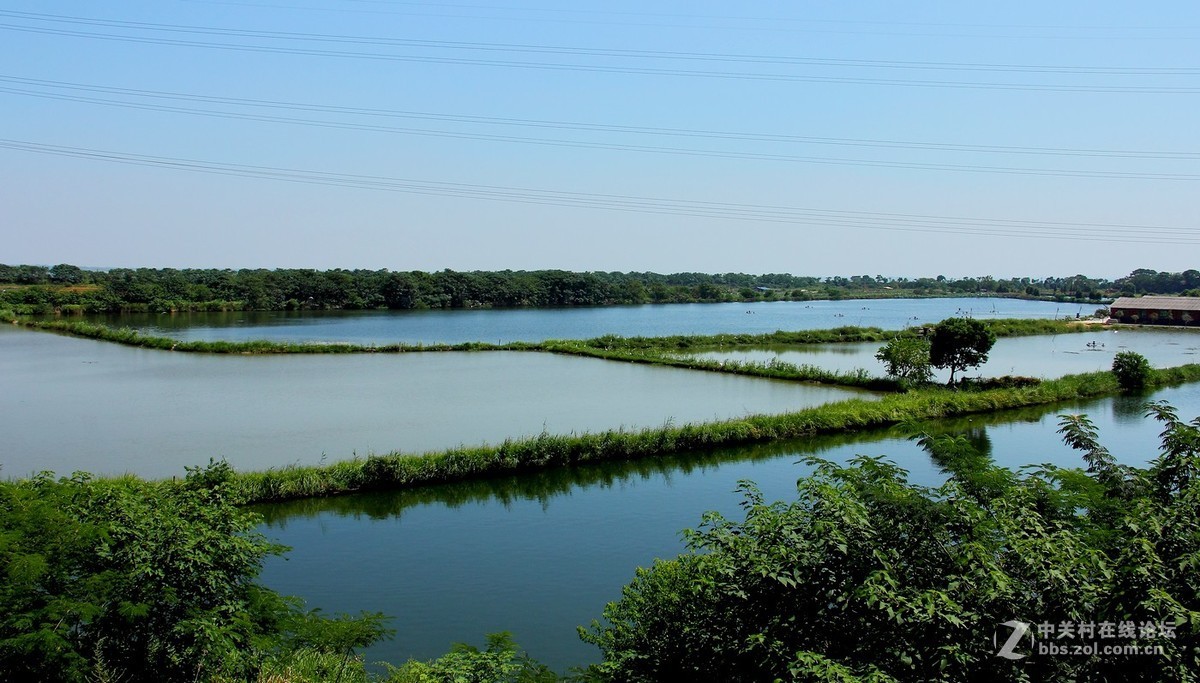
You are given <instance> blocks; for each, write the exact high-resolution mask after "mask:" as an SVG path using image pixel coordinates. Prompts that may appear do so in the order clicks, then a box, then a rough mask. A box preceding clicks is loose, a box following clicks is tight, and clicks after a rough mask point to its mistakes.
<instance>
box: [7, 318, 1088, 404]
mask: <svg viewBox="0 0 1200 683" xmlns="http://www.w3.org/2000/svg"><path fill="white" fill-rule="evenodd" d="M987 322H988V325H989V327H990V328H991V329H992V331H993V332H995V333H996V335H997V336H999V337H1012V336H1023V335H1037V334H1059V333H1069V332H1082V331H1086V330H1087V329H1089V326H1087V325H1083V324H1080V323H1076V322H1069V321H1055V320H990V321H987ZM19 324H21V325H23V326H25V327H29V328H32V329H37V330H44V331H49V332H58V333H61V334H67V335H71V336H76V337H84V338H87V339H95V340H100V341H107V342H113V343H117V344H124V345H126V346H134V347H139V348H149V349H161V350H164V351H177V352H185V353H189V352H190V353H214V354H251V355H267V354H318V353H416V352H436V351H543V352H548V353H559V354H567V355H574V356H586V357H591V358H600V359H603V360H612V361H621V362H627V363H641V364H647V365H660V366H668V367H675V368H684V369H689V370H702V371H706V372H723V373H728V374H736V375H747V376H752V377H762V378H768V379H779V380H787V381H802V382H817V383H821V384H832V385H837V386H847V387H856V388H860V389H870V390H875V391H900V390H902V389H903V387H902V386H901V385H900V384H899V383H897V382H896V381H894V380H891V379H887V378H884V377H878V376H874V375H871V374H870V373H869V371H867V370H866V369H859V370H856V371H851V372H838V371H832V370H826V369H823V368H820V367H817V366H813V365H794V364H792V363H784V362H779V361H771V362H767V363H759V362H740V361H721V360H710V359H702V358H694V357H689V356H686V355H680V354H681V353H689V352H697V351H704V350H730V349H735V348H771V349H780V348H785V347H792V346H797V345H806V344H830V343H845V342H884V341H886V340H888V339H891V338H892V337H895V336H898V335H916V334H918V333H919V331H918V330H917V329H916V328H912V329H908V330H883V329H880V328H878V327H839V328H834V329H829V330H802V331H796V332H783V331H779V332H771V333H767V334H716V335H686V336H670V337H618V336H615V335H607V336H604V337H597V338H595V339H585V340H555V339H552V340H547V341H544V342H511V343H508V344H490V343H486V342H465V343H459V344H388V345H383V346H372V345H359V344H320V343H298V342H280V341H268V340H253V341H241V342H233V341H180V340H177V339H171V338H169V337H156V336H152V335H146V334H142V333H140V332H138V331H137V330H133V329H130V328H114V327H109V326H107V325H99V324H95V323H88V322H81V321H66V320H20V321H19Z"/></svg>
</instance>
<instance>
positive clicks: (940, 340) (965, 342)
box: [929, 318, 996, 384]
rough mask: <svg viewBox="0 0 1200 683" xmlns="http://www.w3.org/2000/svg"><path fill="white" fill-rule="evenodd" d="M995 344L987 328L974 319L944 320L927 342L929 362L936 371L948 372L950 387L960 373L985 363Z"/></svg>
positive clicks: (992, 335)
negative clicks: (955, 375) (958, 372)
mask: <svg viewBox="0 0 1200 683" xmlns="http://www.w3.org/2000/svg"><path fill="white" fill-rule="evenodd" d="M995 343H996V334H995V333H994V332H992V330H991V329H990V328H989V327H988V325H987V324H986V323H984V322H982V321H980V320H975V319H973V318H947V319H945V320H943V321H942V322H940V323H938V324H937V325H936V326H935V327H934V328H933V335H932V336H931V337H930V339H929V361H930V363H931V364H932V365H933V367H935V368H941V369H943V370H947V369H948V370H950V382H949V383H950V384H954V374H955V373H956V372H957V371H959V370H965V369H967V368H974V367H978V366H980V365H983V364H984V363H986V362H987V359H988V352H990V351H991V350H992V346H993V345H995Z"/></svg>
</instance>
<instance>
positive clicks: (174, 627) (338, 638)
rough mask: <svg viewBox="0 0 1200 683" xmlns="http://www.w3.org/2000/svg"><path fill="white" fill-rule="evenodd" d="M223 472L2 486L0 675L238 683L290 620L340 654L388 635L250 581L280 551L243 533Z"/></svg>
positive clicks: (245, 521) (275, 647) (282, 645)
mask: <svg viewBox="0 0 1200 683" xmlns="http://www.w3.org/2000/svg"><path fill="white" fill-rule="evenodd" d="M230 476H231V470H230V468H229V466H228V465H226V464H224V463H217V464H213V465H211V466H210V467H208V468H205V469H195V470H193V471H191V472H190V473H189V474H188V476H187V478H186V479H185V480H184V481H182V482H145V481H141V480H137V479H132V478H127V479H116V480H93V479H91V478H89V477H88V476H86V475H82V474H81V475H76V476H74V477H71V478H64V479H54V478H53V477H51V476H50V475H49V474H43V475H39V476H38V477H35V478H33V479H31V480H28V481H18V482H0V680H3V681H9V680H11V681H23V680H41V681H79V680H89V679H97V680H121V681H131V682H133V681H182V680H201V681H207V680H213V679H214V678H222V677H226V678H231V679H235V680H245V679H246V678H247V677H251V678H252V677H253V676H254V674H255V672H256V670H257V669H258V667H259V666H260V664H261V662H262V661H263V659H264V657H265V656H266V654H267V653H268V652H277V651H280V650H289V649H293V648H294V647H295V642H296V638H295V637H293V636H289V634H292V633H295V632H299V631H300V630H301V629H300V628H299V626H298V625H299V624H301V623H304V624H305V625H306V627H305V628H304V629H303V631H304V633H305V634H306V636H305V638H306V641H305V642H311V641H317V642H332V643H333V646H332V647H333V648H335V649H336V650H337V652H338V653H339V654H340V655H342V657H343V658H344V657H345V656H346V654H347V653H348V652H349V650H350V649H351V648H352V647H355V646H360V645H362V644H364V642H366V641H368V640H373V639H378V638H379V637H381V636H382V635H386V633H385V632H384V631H383V630H382V629H381V628H379V619H381V617H378V616H374V615H364V617H361V618H359V619H360V620H362V621H364V622H365V623H366V624H367V626H368V628H367V629H366V631H367V632H366V633H365V634H364V631H363V630H362V629H360V630H358V631H355V632H354V633H353V634H352V635H353V636H354V638H349V637H346V636H345V634H346V633H347V632H348V631H349V628H348V626H346V623H345V622H346V620H345V619H342V620H341V621H330V620H322V619H321V618H320V617H319V616H318V615H313V614H306V613H304V612H302V611H301V610H300V608H299V604H298V602H296V601H293V600H288V599H285V598H283V597H281V596H279V595H278V594H276V593H275V592H273V591H271V590H269V589H266V588H264V587H262V586H260V585H258V584H257V583H256V581H255V579H256V577H257V576H258V573H259V570H260V569H261V566H262V561H263V559H264V558H265V557H266V556H268V555H270V554H273V553H279V552H281V551H282V550H283V548H282V547H280V546H277V545H274V544H271V543H269V542H267V540H266V539H265V538H264V537H263V536H262V535H261V534H259V533H257V532H256V531H254V528H255V526H257V524H258V523H259V517H258V516H257V515H255V514H253V513H251V512H248V511H245V510H243V509H241V508H240V507H238V506H237V505H236V504H235V500H234V498H233V495H232V489H231V484H230ZM351 621H353V620H351ZM322 624H326V625H327V626H328V628H326V629H324V630H323V629H322V628H321V626H322ZM322 633H323V634H324V635H321V634H322ZM314 634H315V635H314ZM368 636H370V637H368Z"/></svg>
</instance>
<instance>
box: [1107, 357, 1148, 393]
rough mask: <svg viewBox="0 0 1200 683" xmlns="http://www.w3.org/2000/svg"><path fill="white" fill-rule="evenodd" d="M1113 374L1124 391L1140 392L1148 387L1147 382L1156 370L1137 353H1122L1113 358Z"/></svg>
mask: <svg viewBox="0 0 1200 683" xmlns="http://www.w3.org/2000/svg"><path fill="white" fill-rule="evenodd" d="M1112 372H1113V374H1114V375H1116V377H1117V384H1118V385H1120V387H1121V390H1122V391H1138V390H1140V389H1144V388H1145V387H1146V380H1148V379H1150V374H1151V373H1153V372H1154V370H1153V369H1152V368H1151V367H1150V361H1148V360H1146V357H1145V356H1143V355H1142V354H1140V353H1137V352H1135V351H1121V352H1120V353H1118V354H1117V355H1116V356H1114V357H1113V364H1112Z"/></svg>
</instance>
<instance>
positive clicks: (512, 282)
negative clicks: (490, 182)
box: [0, 264, 1200, 314]
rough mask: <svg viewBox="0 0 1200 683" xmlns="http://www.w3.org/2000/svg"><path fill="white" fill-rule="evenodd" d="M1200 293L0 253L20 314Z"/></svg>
mask: <svg viewBox="0 0 1200 683" xmlns="http://www.w3.org/2000/svg"><path fill="white" fill-rule="evenodd" d="M1140 294H1176V295H1186V296H1200V271H1196V270H1187V271H1184V272H1182V273H1160V272H1157V271H1154V270H1146V269H1139V270H1135V271H1133V272H1132V273H1130V274H1129V275H1128V276H1126V277H1122V278H1118V279H1116V280H1105V279H1098V278H1090V277H1087V276H1085V275H1073V276H1070V277H1048V278H1044V279H1034V278H1010V279H1002V278H993V277H978V278H976V277H967V278H957V279H956V278H946V277H944V276H941V275H939V276H937V277H932V278H930V277H923V278H913V279H909V278H886V277H883V276H881V275H876V276H869V275H855V276H852V277H826V278H819V277H806V276H797V275H787V274H776V273H771V274H766V275H747V274H744V273H725V274H718V275H713V274H705V273H675V274H672V275H661V274H658V273H617V272H612V273H603V272H587V273H574V272H568V271H562V270H536V271H511V270H504V271H489V272H484V271H472V272H456V271H451V270H443V271H440V272H432V273H426V272H420V271H406V272H392V271H389V270H341V269H336V270H324V271H320V270H308V269H293V268H289V269H276V270H264V269H255V270H248V269H245V270H228V269H225V270H221V269H191V268H189V269H174V268H137V269H130V268H113V269H111V270H107V271H102V270H87V269H83V268H80V267H78V266H72V265H68V264H60V265H56V266H52V267H47V266H30V265H16V266H10V265H3V264H0V308H5V309H11V310H12V311H14V312H16V313H19V314H52V313H103V312H111V313H115V312H122V311H152V312H153V311H161V312H167V311H210V310H299V309H421V308H500V307H529V308H534V307H553V306H611V305H619V304H643V303H684V302H720V301H782V300H790V301H806V300H814V299H848V298H880V297H919V296H1012V297H1022V298H1039V299H1051V300H1060V301H1087V302H1101V301H1102V300H1104V299H1106V298H1111V297H1116V296H1131V295H1140Z"/></svg>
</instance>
